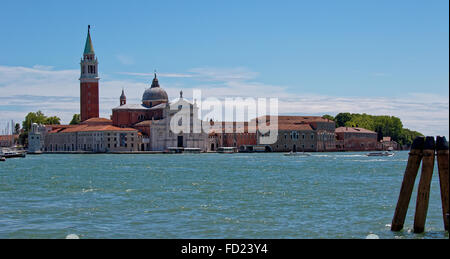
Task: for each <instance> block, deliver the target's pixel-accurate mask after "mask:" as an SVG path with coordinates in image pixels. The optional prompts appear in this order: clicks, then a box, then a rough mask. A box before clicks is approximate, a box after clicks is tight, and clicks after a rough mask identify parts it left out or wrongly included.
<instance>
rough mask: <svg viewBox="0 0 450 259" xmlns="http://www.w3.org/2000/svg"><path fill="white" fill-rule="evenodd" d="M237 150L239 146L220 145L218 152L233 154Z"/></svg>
mask: <svg viewBox="0 0 450 259" xmlns="http://www.w3.org/2000/svg"><path fill="white" fill-rule="evenodd" d="M236 152H237V148H235V147H219V148H218V149H217V153H221V154H233V153H236Z"/></svg>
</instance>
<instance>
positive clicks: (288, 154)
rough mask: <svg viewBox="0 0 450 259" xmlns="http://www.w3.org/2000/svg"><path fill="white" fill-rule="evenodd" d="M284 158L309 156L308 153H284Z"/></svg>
mask: <svg viewBox="0 0 450 259" xmlns="http://www.w3.org/2000/svg"><path fill="white" fill-rule="evenodd" d="M284 155H285V156H311V154H309V153H305V152H292V151H291V152H289V153H285V154H284Z"/></svg>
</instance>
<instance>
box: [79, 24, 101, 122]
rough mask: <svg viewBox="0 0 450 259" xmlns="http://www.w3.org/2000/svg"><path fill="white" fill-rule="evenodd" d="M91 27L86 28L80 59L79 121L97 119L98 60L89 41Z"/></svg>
mask: <svg viewBox="0 0 450 259" xmlns="http://www.w3.org/2000/svg"><path fill="white" fill-rule="evenodd" d="M90 29H91V26H90V25H89V26H88V35H87V38H86V44H85V46H84V53H83V58H82V59H81V63H80V65H81V76H80V117H81V118H80V120H81V121H85V120H88V119H90V118H98V117H99V94H98V81H99V80H100V78H99V77H98V60H97V58H96V57H95V52H94V47H93V45H92V40H91V32H90Z"/></svg>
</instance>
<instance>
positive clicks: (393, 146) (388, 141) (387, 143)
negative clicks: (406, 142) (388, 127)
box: [379, 137, 402, 150]
mask: <svg viewBox="0 0 450 259" xmlns="http://www.w3.org/2000/svg"><path fill="white" fill-rule="evenodd" d="M379 148H380V149H381V150H399V149H402V148H401V147H400V145H399V144H398V143H397V142H396V141H394V140H392V138H391V137H383V138H382V139H381V140H380V143H379Z"/></svg>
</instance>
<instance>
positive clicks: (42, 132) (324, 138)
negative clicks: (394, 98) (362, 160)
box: [28, 26, 397, 153]
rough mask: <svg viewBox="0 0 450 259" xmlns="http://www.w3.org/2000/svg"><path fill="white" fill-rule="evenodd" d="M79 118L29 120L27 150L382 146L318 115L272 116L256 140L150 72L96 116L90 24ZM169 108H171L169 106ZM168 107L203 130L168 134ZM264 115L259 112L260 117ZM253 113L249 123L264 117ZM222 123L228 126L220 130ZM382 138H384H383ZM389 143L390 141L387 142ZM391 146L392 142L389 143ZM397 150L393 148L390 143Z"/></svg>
mask: <svg viewBox="0 0 450 259" xmlns="http://www.w3.org/2000/svg"><path fill="white" fill-rule="evenodd" d="M80 70H81V71H80V72H81V73H80V79H79V80H80V118H81V123H80V124H78V125H38V124H33V125H32V127H31V129H30V131H29V134H28V152H29V153H34V152H47V153H51V152H93V153H102V152H151V151H158V152H164V151H166V152H167V151H174V150H175V151H182V150H184V149H190V150H196V151H198V152H212V151H217V150H218V149H219V148H221V147H233V148H235V149H236V150H239V151H243V152H253V151H267V152H289V151H308V152H328V151H366V150H382V149H384V147H385V145H382V144H381V143H380V142H378V141H377V133H376V132H373V131H369V130H365V129H360V128H338V129H335V122H334V121H331V120H329V119H325V118H322V117H319V116H277V120H278V136H277V139H276V142H275V143H273V144H270V145H261V144H260V139H261V134H260V133H259V131H258V129H257V128H256V126H252V125H257V123H249V122H232V123H228V122H214V121H209V122H203V121H200V119H198V118H199V117H198V109H199V108H198V107H197V104H196V103H195V102H194V103H191V102H189V101H188V100H186V99H184V98H183V94H182V91H181V92H180V96H179V98H177V99H175V100H173V101H172V102H169V97H168V95H167V92H166V91H165V90H164V89H163V88H162V87H161V86H160V84H159V80H158V77H157V75H156V73H155V75H154V78H153V81H152V84H151V86H150V88H148V89H146V90H145V91H144V93H143V96H142V102H141V103H138V104H129V103H127V100H126V95H125V91H124V90H122V93H121V95H120V97H119V102H118V103H119V106H117V107H115V108H113V109H112V115H111V117H110V118H109V119H106V118H99V81H100V78H99V77H98V71H99V70H98V59H97V57H96V55H95V52H94V47H93V44H92V39H91V33H90V26H89V27H88V34H87V39H86V44H85V48H84V52H83V58H82V59H81V62H80ZM170 107H172V109H171V108H170ZM173 107H180V108H179V110H181V107H188V108H189V111H190V113H189V116H190V123H191V125H189V126H191V129H192V125H193V124H195V123H197V124H199V125H202V124H203V123H209V124H210V125H211V126H213V125H215V126H221V127H212V128H211V130H210V131H209V132H203V131H202V132H201V133H193V132H180V133H178V134H175V133H173V131H172V130H171V127H170V122H171V120H172V119H173V117H174V116H175V114H176V113H177V112H178V110H176V109H175V110H173ZM263 117H264V116H263ZM263 117H258V118H255V119H253V120H252V121H251V122H258V121H259V120H261V119H266V120H267V121H268V119H270V116H265V118H263ZM226 127H232V129H231V128H229V130H225V129H226ZM386 141H387V140H386ZM389 142H390V141H389ZM389 145H390V146H395V143H391V142H390V144H389ZM395 149H397V148H395Z"/></svg>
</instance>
